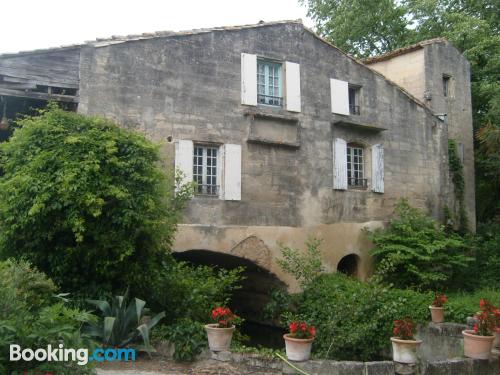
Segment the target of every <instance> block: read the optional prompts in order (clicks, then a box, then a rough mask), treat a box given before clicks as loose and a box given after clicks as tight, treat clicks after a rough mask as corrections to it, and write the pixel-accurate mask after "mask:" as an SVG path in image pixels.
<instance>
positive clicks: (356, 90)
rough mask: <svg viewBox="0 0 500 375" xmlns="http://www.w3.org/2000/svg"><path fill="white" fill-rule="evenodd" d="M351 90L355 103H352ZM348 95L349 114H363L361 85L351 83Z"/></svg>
mask: <svg viewBox="0 0 500 375" xmlns="http://www.w3.org/2000/svg"><path fill="white" fill-rule="evenodd" d="M351 92H352V97H353V99H354V103H351ZM347 96H348V101H349V115H356V116H359V115H360V114H361V110H360V108H361V104H360V98H361V86H359V85H352V84H349V86H348V89H347Z"/></svg>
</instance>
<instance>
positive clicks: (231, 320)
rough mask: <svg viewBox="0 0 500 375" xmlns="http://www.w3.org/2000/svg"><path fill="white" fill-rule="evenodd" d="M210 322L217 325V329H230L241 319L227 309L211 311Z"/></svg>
mask: <svg viewBox="0 0 500 375" xmlns="http://www.w3.org/2000/svg"><path fill="white" fill-rule="evenodd" d="M212 320H213V321H214V322H215V323H217V328H231V327H232V326H235V325H238V324H239V323H240V322H241V318H240V317H239V316H238V315H236V314H234V313H233V312H232V311H231V309H230V308H229V307H216V308H215V309H213V310H212Z"/></svg>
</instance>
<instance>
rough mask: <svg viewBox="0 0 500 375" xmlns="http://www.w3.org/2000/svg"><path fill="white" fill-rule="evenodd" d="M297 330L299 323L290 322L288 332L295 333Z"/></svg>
mask: <svg viewBox="0 0 500 375" xmlns="http://www.w3.org/2000/svg"><path fill="white" fill-rule="evenodd" d="M298 328H299V323H298V322H291V323H290V332H291V333H295V332H297V329H298Z"/></svg>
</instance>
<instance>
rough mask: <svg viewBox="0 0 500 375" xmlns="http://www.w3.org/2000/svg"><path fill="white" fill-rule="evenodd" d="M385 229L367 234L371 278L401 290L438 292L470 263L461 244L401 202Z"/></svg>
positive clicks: (430, 219) (407, 204) (406, 203)
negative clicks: (371, 246) (372, 268)
mask: <svg viewBox="0 0 500 375" xmlns="http://www.w3.org/2000/svg"><path fill="white" fill-rule="evenodd" d="M396 214H397V217H396V218H395V219H392V220H391V221H390V223H389V225H388V227H387V228H385V229H377V230H375V231H374V232H370V231H368V236H369V238H370V240H371V241H372V242H373V243H374V245H375V247H374V249H373V250H372V251H371V255H373V257H374V259H375V265H376V269H375V276H376V277H377V278H378V279H379V280H381V281H383V282H386V283H389V284H393V285H397V286H398V287H401V288H415V289H424V290H441V289H445V286H450V285H452V282H453V281H454V276H456V275H457V274H459V273H460V272H462V271H463V270H464V269H465V268H466V267H467V265H469V264H470V263H471V261H472V258H470V257H467V256H466V255H464V254H465V251H466V243H465V241H464V240H463V239H462V238H461V237H459V236H458V235H454V234H447V233H446V231H445V230H444V228H443V227H441V226H439V225H438V224H437V223H436V222H435V220H434V219H432V218H430V217H428V216H426V215H425V214H424V213H423V212H421V211H420V210H418V209H416V208H413V207H411V206H410V205H409V203H408V201H407V200H405V199H402V200H401V201H400V202H398V204H397V205H396Z"/></svg>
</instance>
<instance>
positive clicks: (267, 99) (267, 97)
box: [257, 57, 284, 108]
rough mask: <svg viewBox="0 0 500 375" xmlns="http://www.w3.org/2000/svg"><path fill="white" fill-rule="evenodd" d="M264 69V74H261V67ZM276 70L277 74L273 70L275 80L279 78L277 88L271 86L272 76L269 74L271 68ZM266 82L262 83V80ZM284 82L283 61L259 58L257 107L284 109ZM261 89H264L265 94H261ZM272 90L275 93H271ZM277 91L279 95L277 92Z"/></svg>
mask: <svg viewBox="0 0 500 375" xmlns="http://www.w3.org/2000/svg"><path fill="white" fill-rule="evenodd" d="M261 66H263V67H264V72H263V73H261V70H260V67H261ZM271 67H272V68H273V69H276V68H277V73H278V74H275V73H276V72H275V71H274V70H273V76H272V77H273V79H275V78H276V75H277V76H278V77H277V78H278V81H277V86H276V85H274V82H273V85H270V78H271V75H270V74H269V72H270V68H271ZM261 77H263V80H264V82H262V78H261ZM283 80H284V65H283V63H282V62H281V61H277V60H273V59H267V58H263V57H257V105H264V106H270V107H275V108H283V107H284V95H283V86H284V85H283ZM261 87H263V88H264V92H263V93H262V92H261ZM271 89H272V90H273V92H272V93H271ZM276 89H277V95H271V94H276V92H275V90H276Z"/></svg>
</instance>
